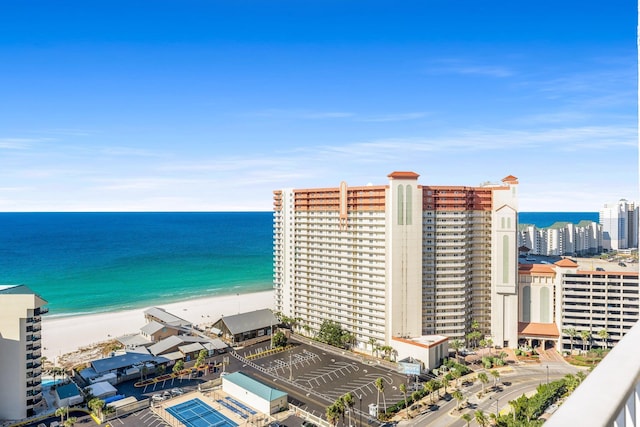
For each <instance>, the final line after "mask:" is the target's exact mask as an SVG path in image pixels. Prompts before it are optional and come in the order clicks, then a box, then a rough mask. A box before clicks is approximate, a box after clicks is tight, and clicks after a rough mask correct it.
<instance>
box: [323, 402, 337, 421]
mask: <svg viewBox="0 0 640 427" xmlns="http://www.w3.org/2000/svg"><path fill="white" fill-rule="evenodd" d="M325 415H326V416H327V421H329V424H331V425H332V426H335V425H336V424H338V420H339V419H340V413H339V412H338V408H337V407H336V405H335V403H334V404H333V405H331V406H327V409H326V411H325Z"/></svg>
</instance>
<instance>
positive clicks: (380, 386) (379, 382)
mask: <svg viewBox="0 0 640 427" xmlns="http://www.w3.org/2000/svg"><path fill="white" fill-rule="evenodd" d="M375 385H376V388H377V389H378V400H377V405H378V408H380V393H382V400H383V401H384V402H385V404H384V412H387V404H386V400H385V398H384V380H383V379H382V378H378V379H376V382H375ZM379 410H380V409H378V411H379Z"/></svg>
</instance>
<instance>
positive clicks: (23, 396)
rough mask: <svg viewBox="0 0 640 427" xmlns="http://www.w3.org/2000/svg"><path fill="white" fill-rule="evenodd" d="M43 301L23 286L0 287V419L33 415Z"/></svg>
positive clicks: (39, 371)
mask: <svg viewBox="0 0 640 427" xmlns="http://www.w3.org/2000/svg"><path fill="white" fill-rule="evenodd" d="M46 304H47V302H46V301H45V300H44V299H43V298H42V297H40V296H39V295H38V294H36V293H35V292H33V291H32V290H31V289H29V288H28V287H27V286H24V285H4V286H3V285H0V420H20V419H23V418H26V417H30V416H32V415H34V414H35V412H36V408H37V407H38V405H42V404H43V397H42V380H41V374H42V359H41V354H42V353H41V344H40V338H41V336H40V331H41V319H42V317H41V316H42V314H44V313H46V312H47V311H48V310H47V308H46V307H45V305H46Z"/></svg>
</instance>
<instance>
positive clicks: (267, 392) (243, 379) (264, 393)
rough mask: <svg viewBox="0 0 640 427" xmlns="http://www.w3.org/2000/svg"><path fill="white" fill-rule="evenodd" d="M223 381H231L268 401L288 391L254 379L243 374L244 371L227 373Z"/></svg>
mask: <svg viewBox="0 0 640 427" xmlns="http://www.w3.org/2000/svg"><path fill="white" fill-rule="evenodd" d="M222 381H223V383H224V381H229V382H231V383H233V384H235V385H237V386H239V387H242V388H243V389H245V390H247V391H248V392H250V393H252V394H254V395H256V396H258V397H260V398H262V399H264V400H266V401H268V402H271V401H273V400H275V399H279V398H281V397H284V396H286V395H287V393H285V392H283V391H280V390H278V389H275V388H271V387H269V386H268V385H266V384H263V383H261V382H260V381H257V380H254V379H253V378H251V377H250V376H248V375H245V374H243V373H242V372H233V373H231V374H227V375H225V376H224V377H222Z"/></svg>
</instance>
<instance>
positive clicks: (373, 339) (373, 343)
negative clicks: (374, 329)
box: [369, 337, 378, 357]
mask: <svg viewBox="0 0 640 427" xmlns="http://www.w3.org/2000/svg"><path fill="white" fill-rule="evenodd" d="M377 342H378V341H376V339H375V338H373V337H369V345H370V346H371V357H373V352H374V351H376V343H377Z"/></svg>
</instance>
